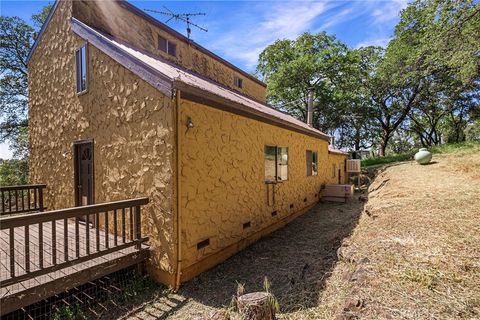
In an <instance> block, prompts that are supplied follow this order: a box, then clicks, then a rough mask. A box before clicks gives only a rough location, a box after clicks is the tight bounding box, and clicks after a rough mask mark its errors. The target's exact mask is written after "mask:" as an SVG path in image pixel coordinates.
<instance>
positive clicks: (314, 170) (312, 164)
mask: <svg viewBox="0 0 480 320" xmlns="http://www.w3.org/2000/svg"><path fill="white" fill-rule="evenodd" d="M316 175H318V152H317V151H312V150H307V176H316Z"/></svg>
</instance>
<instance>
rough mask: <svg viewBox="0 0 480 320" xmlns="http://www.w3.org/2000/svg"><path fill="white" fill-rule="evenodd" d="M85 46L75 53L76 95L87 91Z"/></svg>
mask: <svg viewBox="0 0 480 320" xmlns="http://www.w3.org/2000/svg"><path fill="white" fill-rule="evenodd" d="M87 70H88V68H87V45H86V44H85V45H83V46H82V47H80V48H79V49H77V50H76V51H75V73H76V83H77V93H82V92H84V91H86V90H87V85H88V84H87V79H88V78H87Z"/></svg>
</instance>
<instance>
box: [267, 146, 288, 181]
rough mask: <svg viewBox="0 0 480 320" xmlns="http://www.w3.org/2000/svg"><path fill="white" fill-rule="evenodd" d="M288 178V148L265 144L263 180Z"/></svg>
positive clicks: (283, 179) (284, 179)
mask: <svg viewBox="0 0 480 320" xmlns="http://www.w3.org/2000/svg"><path fill="white" fill-rule="evenodd" d="M286 180H288V148H287V147H278V146H265V181H268V182H272V181H274V182H277V181H286Z"/></svg>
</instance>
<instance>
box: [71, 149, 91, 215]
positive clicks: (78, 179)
mask: <svg viewBox="0 0 480 320" xmlns="http://www.w3.org/2000/svg"><path fill="white" fill-rule="evenodd" d="M74 146H75V150H74V151H75V152H74V153H75V154H74V158H75V163H74V166H75V167H74V175H75V205H76V206H86V205H90V204H94V203H95V200H94V185H95V184H94V166H93V140H88V141H78V142H75V145H74Z"/></svg>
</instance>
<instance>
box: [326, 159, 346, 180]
mask: <svg viewBox="0 0 480 320" xmlns="http://www.w3.org/2000/svg"><path fill="white" fill-rule="evenodd" d="M345 159H346V156H345V155H341V154H338V153H333V152H329V153H328V162H329V165H328V166H329V170H328V174H327V178H328V183H333V184H337V183H339V182H340V183H341V184H344V183H346V178H345ZM334 166H335V167H334ZM333 168H335V171H334V169H333ZM339 169H340V180H339V177H338V174H339V172H338V170H339Z"/></svg>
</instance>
